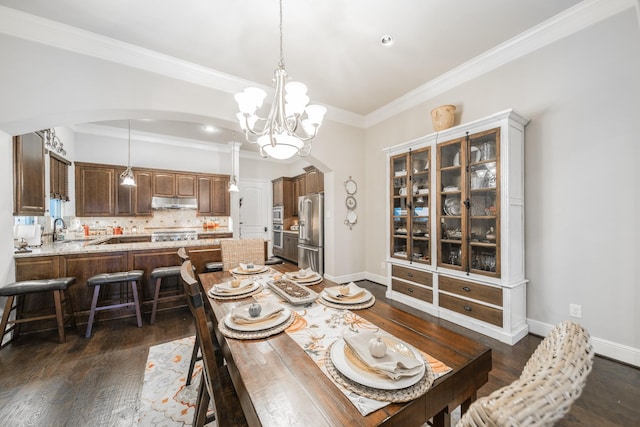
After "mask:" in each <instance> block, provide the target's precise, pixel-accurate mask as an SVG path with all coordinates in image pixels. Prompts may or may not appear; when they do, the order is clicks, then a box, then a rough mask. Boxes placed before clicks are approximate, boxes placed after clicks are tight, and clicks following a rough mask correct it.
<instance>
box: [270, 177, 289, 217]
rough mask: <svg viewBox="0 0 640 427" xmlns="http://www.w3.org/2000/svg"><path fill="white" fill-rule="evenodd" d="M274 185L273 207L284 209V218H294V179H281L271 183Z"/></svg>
mask: <svg viewBox="0 0 640 427" xmlns="http://www.w3.org/2000/svg"><path fill="white" fill-rule="evenodd" d="M271 183H272V184H273V206H282V207H283V210H284V212H283V218H284V219H287V218H291V217H292V216H293V178H287V177H280V178H276V179H274V180H272V181H271Z"/></svg>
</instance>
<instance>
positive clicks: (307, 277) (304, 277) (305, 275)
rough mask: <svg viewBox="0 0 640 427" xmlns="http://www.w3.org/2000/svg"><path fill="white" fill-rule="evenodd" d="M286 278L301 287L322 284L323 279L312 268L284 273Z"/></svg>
mask: <svg viewBox="0 0 640 427" xmlns="http://www.w3.org/2000/svg"><path fill="white" fill-rule="evenodd" d="M284 277H285V278H287V279H289V280H291V281H292V282H295V283H297V284H298V285H301V286H311V285H317V284H319V283H322V281H323V280H324V279H323V277H322V276H321V275H320V274H318V273H316V272H315V271H313V270H312V269H311V268H302V269H300V270H298V271H290V272H286V273H284Z"/></svg>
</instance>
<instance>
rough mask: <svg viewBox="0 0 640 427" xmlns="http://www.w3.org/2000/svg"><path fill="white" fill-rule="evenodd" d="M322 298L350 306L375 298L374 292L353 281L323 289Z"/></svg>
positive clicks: (332, 302)
mask: <svg viewBox="0 0 640 427" xmlns="http://www.w3.org/2000/svg"><path fill="white" fill-rule="evenodd" d="M320 298H322V299H323V300H325V301H327V302H329V303H331V304H339V305H344V306H345V307H346V308H349V306H360V305H362V304H366V303H368V302H370V301H371V300H372V299H373V294H372V293H371V292H369V291H368V290H367V289H363V288H360V287H358V286H356V285H355V284H354V283H353V282H351V283H349V284H348V285H343V286H333V287H331V288H326V289H323V290H322V292H321V293H320Z"/></svg>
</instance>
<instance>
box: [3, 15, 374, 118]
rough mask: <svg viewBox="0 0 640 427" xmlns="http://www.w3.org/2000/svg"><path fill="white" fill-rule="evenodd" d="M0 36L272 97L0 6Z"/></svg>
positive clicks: (229, 78) (340, 113) (333, 112)
mask: <svg viewBox="0 0 640 427" xmlns="http://www.w3.org/2000/svg"><path fill="white" fill-rule="evenodd" d="M0 33H4V34H7V35H9V36H13V37H17V38H21V39H24V40H28V41H32V42H36V43H40V44H45V45H47V46H51V47H54V48H57V49H63V50H67V51H70V52H73V53H77V54H80V55H85V56H91V57H94V58H99V59H103V60H105V61H110V62H114V63H117V64H121V65H125V66H128V67H132V68H137V69H140V70H144V71H149V72H152V73H155V74H159V75H163V76H166V77H171V78H174V79H177V80H181V81H185V82H189V83H193V84H197V85H200V86H204V87H207V88H210V89H215V90H219V91H221V92H225V93H229V94H232V95H233V94H235V93H237V92H241V91H243V90H244V88H246V87H247V86H257V87H260V88H261V89H263V90H264V91H266V92H267V93H269V94H272V95H273V94H274V90H273V88H272V87H270V86H265V85H261V84H258V83H256V82H252V81H250V80H246V79H241V78H239V77H236V76H233V75H231V74H226V73H222V72H220V71H216V70H213V69H211V68H207V67H203V66H201V65H198V64H194V63H192V62H189V61H184V60H182V59H178V58H175V57H173V56H169V55H165V54H162V53H159V52H156V51H153V50H150V49H145V48H143V47H140V46H136V45H134V44H131V43H126V42H122V41H120V40H115V39H112V38H110V37H105V36H102V35H99V34H96V33H92V32H90V31H86V30H82V29H80V28H77V27H73V26H70V25H66V24H62V23H60V22H56V21H52V20H50V19H46V18H42V17H39V16H35V15H32V14H29V13H25V12H22V11H19V10H15V9H11V8H8V7H6V6H0ZM325 107H327V110H328V111H327V115H326V117H327V118H328V119H330V120H333V121H336V122H341V123H344V124H347V125H351V126H355V127H359V128H362V127H364V116H362V115H360V114H356V113H352V112H350V111H346V110H343V109H340V108H337V107H333V106H330V105H326V104H325Z"/></svg>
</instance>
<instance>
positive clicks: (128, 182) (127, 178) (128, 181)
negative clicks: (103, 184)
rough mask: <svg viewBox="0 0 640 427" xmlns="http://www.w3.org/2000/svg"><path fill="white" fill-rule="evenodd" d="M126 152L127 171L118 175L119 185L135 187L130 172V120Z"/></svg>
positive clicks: (131, 172)
mask: <svg viewBox="0 0 640 427" xmlns="http://www.w3.org/2000/svg"><path fill="white" fill-rule="evenodd" d="M127 151H128V157H127V169H125V171H124V172H122V173H121V174H120V185H124V186H127V187H135V186H136V180H135V178H134V176H133V171H132V170H131V120H129V145H128V147H127Z"/></svg>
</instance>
